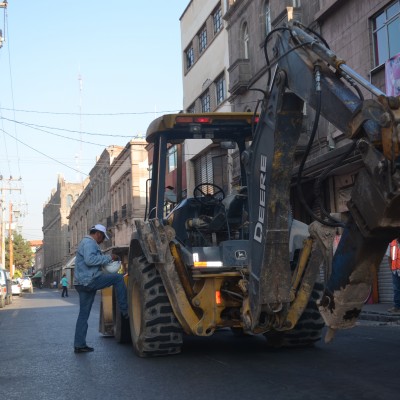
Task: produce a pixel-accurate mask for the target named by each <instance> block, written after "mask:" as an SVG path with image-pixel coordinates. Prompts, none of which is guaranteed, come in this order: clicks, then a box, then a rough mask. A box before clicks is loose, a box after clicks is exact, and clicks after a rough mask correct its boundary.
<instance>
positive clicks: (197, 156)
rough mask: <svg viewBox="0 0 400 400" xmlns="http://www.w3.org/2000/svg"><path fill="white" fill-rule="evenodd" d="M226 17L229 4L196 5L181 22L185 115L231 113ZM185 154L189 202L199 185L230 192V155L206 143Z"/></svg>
mask: <svg viewBox="0 0 400 400" xmlns="http://www.w3.org/2000/svg"><path fill="white" fill-rule="evenodd" d="M225 12H226V2H223V1H221V0H206V1H204V0H192V1H190V2H189V4H188V6H187V7H186V9H185V11H184V12H183V14H182V16H181V18H180V23H181V48H182V64H183V65H182V67H183V108H184V110H185V112H190V113H195V112H223V111H225V112H226V111H228V112H229V111H231V104H230V103H229V102H228V101H227V100H228V92H227V88H228V86H229V74H228V67H229V53H228V50H229V49H228V34H227V31H226V29H225V25H226V23H225V21H224V20H223V15H224V13H225ZM182 152H183V155H182V156H183V157H184V158H183V159H184V161H185V163H186V171H185V174H186V177H187V179H186V185H187V187H186V188H184V189H186V190H185V193H186V192H187V194H188V196H192V193H193V189H194V188H195V186H196V185H197V184H198V183H199V182H200V181H202V182H205V181H209V182H214V183H215V184H217V185H219V186H220V187H222V188H223V189H224V190H225V191H227V190H228V188H229V185H230V182H229V181H230V176H231V166H232V163H231V160H230V155H229V152H228V150H226V149H221V148H220V147H219V146H215V145H213V144H212V142H211V140H208V139H202V140H198V141H196V143H195V142H194V141H190V142H188V143H185V144H184V145H183V150H182ZM176 153H177V146H172V147H171V148H170V150H169V153H168V160H169V161H168V166H170V165H173V163H174V161H173V160H174V157H175V158H176ZM171 160H172V161H171ZM221 171H222V173H221ZM172 186H174V185H172Z"/></svg>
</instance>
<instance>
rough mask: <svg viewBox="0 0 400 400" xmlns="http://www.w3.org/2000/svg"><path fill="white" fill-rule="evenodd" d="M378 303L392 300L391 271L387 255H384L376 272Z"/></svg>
mask: <svg viewBox="0 0 400 400" xmlns="http://www.w3.org/2000/svg"><path fill="white" fill-rule="evenodd" d="M378 289H379V303H392V302H393V286H392V272H391V270H390V267H389V263H388V257H387V256H384V257H383V260H382V263H381V266H380V268H379V272H378Z"/></svg>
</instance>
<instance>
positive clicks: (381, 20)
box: [373, 0, 400, 66]
mask: <svg viewBox="0 0 400 400" xmlns="http://www.w3.org/2000/svg"><path fill="white" fill-rule="evenodd" d="M373 36H374V51H375V66H378V65H381V64H383V63H385V61H386V60H387V59H389V58H391V57H393V56H394V55H396V54H397V53H400V40H399V37H400V0H397V1H395V2H393V3H391V4H390V5H389V6H388V7H386V8H385V9H384V10H383V11H382V12H381V13H380V14H378V15H377V16H376V17H375V18H374V20H373Z"/></svg>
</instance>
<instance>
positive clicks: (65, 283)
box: [60, 274, 68, 297]
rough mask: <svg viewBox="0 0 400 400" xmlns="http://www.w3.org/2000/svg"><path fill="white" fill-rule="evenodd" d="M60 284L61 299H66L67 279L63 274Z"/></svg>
mask: <svg viewBox="0 0 400 400" xmlns="http://www.w3.org/2000/svg"><path fill="white" fill-rule="evenodd" d="M60 284H61V286H62V293H61V297H64V296H65V297H68V279H67V275H66V274H63V276H62V278H61V281H60Z"/></svg>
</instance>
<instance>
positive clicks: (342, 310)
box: [243, 22, 400, 330]
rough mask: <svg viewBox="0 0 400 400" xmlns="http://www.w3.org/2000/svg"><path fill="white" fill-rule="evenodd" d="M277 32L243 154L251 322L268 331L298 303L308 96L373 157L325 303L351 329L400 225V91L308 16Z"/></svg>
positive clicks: (336, 324)
mask: <svg viewBox="0 0 400 400" xmlns="http://www.w3.org/2000/svg"><path fill="white" fill-rule="evenodd" d="M275 33H276V34H277V36H278V38H277V40H276V43H275V46H274V48H273V52H274V56H275V63H276V65H277V68H276V72H275V75H274V77H273V80H272V84H271V88H270V90H269V92H268V94H267V95H266V97H265V99H264V103H263V109H262V112H261V116H260V120H259V123H258V125H257V129H256V132H255V134H254V140H253V143H252V146H251V148H250V149H249V150H248V152H247V153H246V154H245V157H244V159H243V161H244V163H245V165H246V171H247V174H248V187H249V188H251V190H249V220H250V251H251V258H250V266H249V269H250V285H249V318H248V322H247V324H248V325H249V327H251V329H253V330H256V329H258V328H261V329H262V327H263V326H265V325H267V324H268V320H269V319H270V318H271V317H272V316H274V315H276V314H277V313H279V312H282V310H283V311H285V310H288V309H289V308H290V302H291V299H290V286H291V270H290V262H289V261H290V255H289V229H290V218H289V215H290V197H289V196H290V185H291V180H292V171H293V167H294V151H295V147H296V144H297V141H298V138H299V135H300V132H301V128H302V115H303V106H304V102H305V103H307V104H308V105H309V106H311V107H312V108H313V109H314V110H315V111H316V119H318V117H319V114H321V115H322V116H324V117H325V118H326V119H327V120H328V121H329V122H331V123H332V124H333V125H334V126H336V127H337V128H338V129H339V130H341V131H342V132H344V134H345V136H346V137H347V138H348V139H351V140H353V141H356V142H357V148H358V150H359V151H360V153H361V155H362V160H363V163H364V168H362V170H361V171H360V173H359V174H358V177H357V179H356V183H355V185H354V188H353V191H352V195H351V200H350V202H349V205H348V206H349V211H350V217H349V219H348V222H347V224H346V227H345V229H344V233H343V235H342V239H341V241H340V243H339V247H338V249H337V251H336V253H335V256H334V258H333V261H332V274H331V277H330V280H329V282H328V284H327V287H326V291H325V294H324V297H323V299H322V300H321V305H320V311H321V314H322V315H323V317H324V319H325V321H326V323H327V324H328V325H329V326H331V327H333V328H334V329H336V328H344V327H349V326H351V325H352V324H354V322H355V319H356V317H357V316H358V314H359V312H360V310H361V307H362V304H363V302H364V300H365V298H366V296H367V294H368V291H369V288H370V284H371V279H372V272H373V270H374V268H377V267H378V265H379V263H380V262H381V260H382V257H383V255H384V252H385V250H386V247H387V245H388V243H389V242H390V240H392V239H393V238H395V237H397V236H399V233H400V190H399V188H400V174H399V170H398V166H397V164H396V159H397V158H398V153H399V145H398V140H399V138H398V137H399V133H400V128H399V121H400V111H399V106H400V99H399V98H387V97H386V96H385V95H384V94H383V93H382V92H381V91H379V89H377V88H375V87H374V86H372V85H371V84H369V83H368V82H367V81H365V80H364V79H363V78H362V77H360V76H359V75H358V74H357V73H355V72H354V71H352V70H351V69H350V68H349V67H348V66H347V65H346V64H345V63H344V61H343V60H341V59H339V58H338V57H337V56H336V55H335V54H334V53H333V52H332V51H331V50H329V49H328V48H327V47H326V46H325V45H324V44H323V43H322V42H321V41H320V40H318V39H316V38H315V37H314V36H311V35H309V34H308V33H307V32H306V31H305V30H304V29H302V27H301V26H300V24H298V23H296V22H293V23H290V24H289V25H287V26H286V27H285V28H281V29H279V30H278V31H277V32H275ZM355 82H357V83H358V84H361V85H362V86H364V87H365V88H366V89H367V90H369V91H370V92H371V93H373V95H375V96H378V97H377V99H376V100H364V99H363V98H362V95H361V92H360V91H359V90H358V89H357V90H354V88H351V85H354V84H355ZM320 222H321V221H320ZM320 222H319V223H320ZM322 223H324V221H322ZM329 223H332V221H331V220H330V221H328V224H329ZM315 232H318V229H313V230H312V234H311V236H312V237H314V239H317V240H316V243H318V242H321V241H323V238H318V237H315V235H316V233H315ZM317 234H318V233H317ZM320 254H323V251H320ZM326 259H327V258H325V262H327V261H326ZM322 262H324V260H323V259H321V263H322ZM313 264H314V265H315V261H313ZM329 267H330V266H329ZM281 328H282V327H281Z"/></svg>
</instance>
